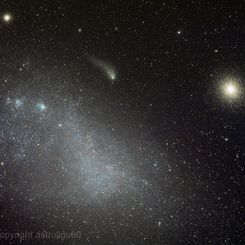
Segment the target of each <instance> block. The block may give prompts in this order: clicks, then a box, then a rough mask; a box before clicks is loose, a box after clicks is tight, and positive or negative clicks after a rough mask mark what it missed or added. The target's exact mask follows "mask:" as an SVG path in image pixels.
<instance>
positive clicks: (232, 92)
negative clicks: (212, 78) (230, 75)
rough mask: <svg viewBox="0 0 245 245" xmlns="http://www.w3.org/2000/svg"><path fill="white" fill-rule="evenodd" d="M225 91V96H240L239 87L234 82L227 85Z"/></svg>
mask: <svg viewBox="0 0 245 245" xmlns="http://www.w3.org/2000/svg"><path fill="white" fill-rule="evenodd" d="M223 90H224V94H225V96H227V97H229V98H235V97H237V96H238V86H237V85H236V83H235V82H233V81H230V82H227V83H225V84H224V87H223Z"/></svg>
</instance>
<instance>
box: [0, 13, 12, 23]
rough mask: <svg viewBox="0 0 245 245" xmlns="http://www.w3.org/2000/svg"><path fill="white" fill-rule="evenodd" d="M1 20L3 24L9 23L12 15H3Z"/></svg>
mask: <svg viewBox="0 0 245 245" xmlns="http://www.w3.org/2000/svg"><path fill="white" fill-rule="evenodd" d="M2 19H3V21H4V22H5V23H10V22H11V21H12V20H13V15H12V14H11V13H5V14H3V16H2Z"/></svg>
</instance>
